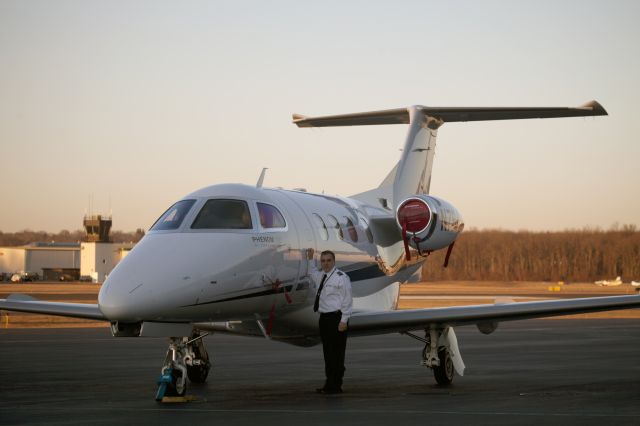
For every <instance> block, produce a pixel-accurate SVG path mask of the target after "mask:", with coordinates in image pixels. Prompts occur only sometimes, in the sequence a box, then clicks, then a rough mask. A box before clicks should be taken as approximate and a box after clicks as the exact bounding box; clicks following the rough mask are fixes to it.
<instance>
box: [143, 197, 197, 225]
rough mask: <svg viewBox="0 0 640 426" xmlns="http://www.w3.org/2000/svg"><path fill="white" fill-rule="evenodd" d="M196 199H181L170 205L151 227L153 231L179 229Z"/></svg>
mask: <svg viewBox="0 0 640 426" xmlns="http://www.w3.org/2000/svg"><path fill="white" fill-rule="evenodd" d="M195 202H196V200H181V201H178V202H177V203H175V204H174V205H172V206H171V207H169V209H168V210H167V211H166V212H164V213H163V214H162V216H160V218H159V219H158V220H156V222H155V223H154V224H153V226H152V227H151V231H167V230H171V229H178V228H179V227H180V225H181V224H182V221H183V220H184V218H185V216H186V215H187V213H189V210H191V207H193V204H194V203H195Z"/></svg>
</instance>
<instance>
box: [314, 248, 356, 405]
mask: <svg viewBox="0 0 640 426" xmlns="http://www.w3.org/2000/svg"><path fill="white" fill-rule="evenodd" d="M307 259H308V260H310V262H309V275H310V276H311V278H312V279H313V280H314V281H315V282H316V284H317V285H318V291H317V293H316V298H315V303H314V306H313V311H314V312H318V313H319V314H320V319H319V321H318V326H319V328H320V338H321V339H322V352H323V354H324V373H325V376H326V380H325V383H324V386H323V387H321V388H319V389H316V392H318V393H324V394H338V393H342V377H343V376H344V371H345V368H344V353H345V349H346V347H347V323H348V321H349V316H351V310H352V305H353V299H352V296H351V280H350V279H349V276H348V275H347V274H345V273H344V272H342V271H341V270H339V269H337V268H336V255H335V254H334V253H333V252H332V251H329V250H326V251H323V252H322V253H321V254H320V267H321V269H318V268H317V267H316V265H315V264H314V262H312V260H313V249H309V250H307Z"/></svg>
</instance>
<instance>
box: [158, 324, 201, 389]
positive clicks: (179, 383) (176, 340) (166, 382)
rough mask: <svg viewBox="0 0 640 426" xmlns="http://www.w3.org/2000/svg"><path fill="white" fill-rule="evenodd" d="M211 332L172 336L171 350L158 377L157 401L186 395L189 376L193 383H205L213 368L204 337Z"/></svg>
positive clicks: (170, 340)
mask: <svg viewBox="0 0 640 426" xmlns="http://www.w3.org/2000/svg"><path fill="white" fill-rule="evenodd" d="M208 334H209V333H204V334H199V333H197V332H195V333H194V334H193V335H192V336H191V337H190V338H189V337H171V338H170V339H169V350H168V351H167V356H166V357H165V360H164V364H163V366H162V370H161V374H160V378H159V379H158V392H157V393H156V401H161V400H162V398H164V397H165V396H184V395H185V394H186V392H187V377H188V378H189V380H190V381H191V382H193V383H204V382H205V381H206V380H207V376H208V375H209V370H210V369H211V362H209V354H208V353H207V349H206V348H205V346H204V343H203V341H202V339H203V338H204V337H205V336H207V335H208Z"/></svg>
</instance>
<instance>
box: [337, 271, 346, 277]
mask: <svg viewBox="0 0 640 426" xmlns="http://www.w3.org/2000/svg"><path fill="white" fill-rule="evenodd" d="M336 272H337V274H338V275H340V276H342V275H344V272H342V271H336Z"/></svg>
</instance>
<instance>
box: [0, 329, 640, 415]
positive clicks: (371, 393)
mask: <svg viewBox="0 0 640 426" xmlns="http://www.w3.org/2000/svg"><path fill="white" fill-rule="evenodd" d="M456 333H457V335H458V341H459V344H460V348H461V351H462V356H463V359H464V361H465V363H466V365H467V370H466V372H465V375H464V377H456V378H455V380H454V384H453V385H452V386H450V387H447V388H441V387H438V386H436V385H435V381H434V379H433V375H432V372H431V370H429V369H428V368H426V367H422V366H420V358H421V350H422V344H421V343H420V342H418V341H415V340H413V339H411V338H409V337H407V336H400V335H397V334H396V335H385V336H373V337H360V338H353V339H350V340H349V343H348V347H347V363H346V364H347V365H346V366H347V373H346V375H345V384H344V391H345V392H344V394H342V395H339V396H325V395H319V394H316V393H315V388H316V387H318V386H320V385H321V384H322V382H323V371H322V370H323V362H322V351H321V348H320V347H319V346H316V347H312V348H299V347H294V346H289V345H286V344H282V343H275V342H271V341H267V340H264V339H257V338H243V337H236V336H225V335H219V334H218V335H213V336H209V337H207V338H205V343H206V346H207V349H208V350H209V353H210V355H211V357H212V358H213V363H214V366H213V368H212V370H211V373H210V375H209V380H208V382H207V383H206V384H204V385H190V386H189V388H188V392H187V393H188V394H189V395H193V396H194V397H195V400H194V401H192V402H189V403H182V404H159V403H157V402H155V400H154V395H155V391H156V385H155V381H156V379H157V378H158V376H159V373H160V366H161V364H162V361H163V359H164V354H165V351H166V348H167V342H166V340H165V339H153V338H113V337H111V335H110V333H109V331H108V329H106V328H104V329H102V328H97V329H96V328H94V329H15V330H12V329H7V330H0V424H2V425H14V424H47V425H56V424H65V425H66V424H83V425H84V424H89V423H91V424H154V425H161V424H224V425H225V426H229V425H244V424H249V423H251V424H256V425H260V426H267V425H280V426H281V425H293V424H294V423H295V424H304V425H305V426H307V425H313V424H331V425H336V424H353V425H360V424H362V425H367V426H372V425H400V424H402V425H406V424H420V425H437V424H447V425H456V424H461V425H464V424H473V425H483V424H487V425H502V424H504V425H513V424H541V423H542V424H559V425H563V426H566V425H581V426H585V425H599V426H602V425H609V424H616V425H618V424H621V425H626V424H628V425H640V362H639V361H640V322H639V321H637V320H620V319H603V320H600V319H597V320H596V319H591V320H531V321H521V322H513V323H503V324H500V327H499V328H498V330H497V331H496V332H495V333H493V334H491V335H488V336H486V335H482V334H480V333H479V332H478V331H477V329H476V328H475V327H460V328H457V329H456Z"/></svg>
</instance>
